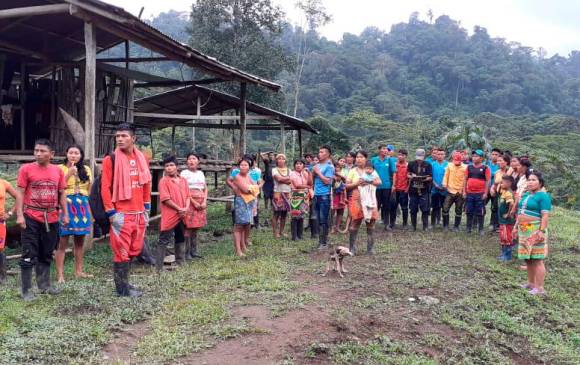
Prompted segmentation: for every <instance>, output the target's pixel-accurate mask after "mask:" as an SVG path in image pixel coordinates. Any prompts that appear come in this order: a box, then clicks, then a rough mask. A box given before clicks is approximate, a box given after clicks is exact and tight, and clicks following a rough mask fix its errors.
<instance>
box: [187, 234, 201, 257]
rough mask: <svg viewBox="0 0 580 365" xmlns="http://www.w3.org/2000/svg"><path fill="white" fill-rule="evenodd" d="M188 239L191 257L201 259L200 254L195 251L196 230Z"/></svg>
mask: <svg viewBox="0 0 580 365" xmlns="http://www.w3.org/2000/svg"><path fill="white" fill-rule="evenodd" d="M189 240H190V242H191V257H193V258H194V259H201V255H200V254H198V253H197V232H195V233H194V235H193V236H191V237H189Z"/></svg>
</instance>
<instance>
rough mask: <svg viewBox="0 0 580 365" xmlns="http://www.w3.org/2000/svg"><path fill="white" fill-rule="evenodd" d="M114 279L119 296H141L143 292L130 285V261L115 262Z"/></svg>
mask: <svg viewBox="0 0 580 365" xmlns="http://www.w3.org/2000/svg"><path fill="white" fill-rule="evenodd" d="M113 275H114V276H113V279H114V281H115V291H116V292H117V296H119V297H140V296H141V295H143V293H142V292H140V291H138V290H136V289H134V288H133V287H132V286H131V285H129V263H128V262H114V263H113Z"/></svg>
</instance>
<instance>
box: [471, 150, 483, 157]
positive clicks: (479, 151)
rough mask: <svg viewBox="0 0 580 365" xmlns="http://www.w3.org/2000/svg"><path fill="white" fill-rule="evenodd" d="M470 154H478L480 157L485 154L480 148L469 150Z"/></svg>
mask: <svg viewBox="0 0 580 365" xmlns="http://www.w3.org/2000/svg"><path fill="white" fill-rule="evenodd" d="M471 154H472V155H478V156H480V157H483V156H485V154H484V153H483V151H482V150H480V149H477V150H473V151H471Z"/></svg>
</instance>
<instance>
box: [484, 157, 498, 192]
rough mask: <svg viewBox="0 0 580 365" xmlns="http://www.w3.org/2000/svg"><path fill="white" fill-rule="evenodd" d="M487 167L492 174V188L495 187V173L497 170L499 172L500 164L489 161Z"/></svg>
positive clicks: (490, 182)
mask: <svg viewBox="0 0 580 365" xmlns="http://www.w3.org/2000/svg"><path fill="white" fill-rule="evenodd" d="M486 165H487V166H488V167H489V172H490V173H491V179H489V186H492V185H493V177H494V176H495V173H496V172H497V170H499V164H497V163H493V162H491V161H487V164H486Z"/></svg>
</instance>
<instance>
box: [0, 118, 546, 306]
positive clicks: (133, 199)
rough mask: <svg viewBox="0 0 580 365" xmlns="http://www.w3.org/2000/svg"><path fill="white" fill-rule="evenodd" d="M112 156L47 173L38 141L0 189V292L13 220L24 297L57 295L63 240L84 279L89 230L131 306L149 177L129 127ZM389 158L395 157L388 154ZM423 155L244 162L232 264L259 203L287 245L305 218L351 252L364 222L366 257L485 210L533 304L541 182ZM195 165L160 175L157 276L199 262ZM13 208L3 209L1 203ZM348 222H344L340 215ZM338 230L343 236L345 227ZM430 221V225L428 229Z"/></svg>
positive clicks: (73, 157)
mask: <svg viewBox="0 0 580 365" xmlns="http://www.w3.org/2000/svg"><path fill="white" fill-rule="evenodd" d="M115 141H116V149H115V150H114V152H113V153H112V154H110V155H108V156H106V157H105V158H104V160H103V163H102V171H101V174H100V175H98V176H97V178H94V177H93V173H92V171H91V170H90V169H89V168H88V167H87V166H86V165H85V164H84V155H83V150H82V148H81V147H80V146H77V145H71V146H69V147H68V148H67V149H66V161H65V162H64V163H63V164H61V165H54V164H52V162H51V161H52V158H53V157H54V149H53V147H52V144H51V142H50V141H49V140H46V139H41V140H38V141H36V143H35V147H34V156H35V160H36V161H35V162H32V163H28V164H25V165H23V166H22V167H21V168H20V170H19V172H18V177H17V182H16V185H17V187H18V189H15V188H14V187H12V185H11V184H10V183H8V182H7V181H5V180H0V282H2V281H4V279H5V277H6V257H5V254H4V246H5V238H6V225H5V224H6V223H5V221H6V219H8V218H9V217H10V216H11V215H13V214H14V215H16V223H17V224H18V225H20V226H21V227H22V235H21V244H22V257H21V259H20V268H21V282H22V288H21V289H22V297H23V298H24V299H25V300H32V299H34V294H33V292H32V271H33V269H34V270H35V273H36V282H37V285H38V289H39V291H40V293H48V294H56V293H58V289H57V288H56V287H54V286H53V285H51V280H50V266H51V262H52V259H53V257H54V259H55V262H56V274H57V281H58V282H59V283H62V282H64V280H65V275H64V260H65V253H66V249H67V246H68V242H69V237H70V236H72V237H73V242H74V246H73V253H74V258H75V265H74V274H75V276H76V277H77V278H90V277H91V275H90V274H87V273H85V272H84V271H83V250H84V241H85V237H86V236H87V235H89V234H90V233H91V226H92V225H93V224H95V223H96V222H101V221H100V220H99V217H104V218H103V219H102V220H103V221H104V223H99V224H102V225H108V226H109V227H108V230H109V235H110V236H109V241H110V246H111V249H112V253H113V277H114V283H115V291H116V293H117V295H118V296H129V297H136V296H140V295H142V292H141V291H140V290H139V289H138V288H136V287H135V286H134V285H132V284H131V283H130V280H129V277H130V268H131V265H130V262H131V261H132V260H133V259H134V258H135V257H136V256H139V255H140V254H141V252H142V250H143V244H144V240H145V236H146V230H147V227H148V225H149V219H150V211H151V186H152V176H151V173H150V169H149V161H148V159H147V157H146V156H145V155H144V154H143V153H142V152H141V151H140V150H139V149H138V148H137V147H136V145H135V132H134V129H133V126H132V125H130V124H126V123H123V124H120V125H119V126H118V127H117V130H116V134H115ZM395 154H396V155H395ZM426 155H427V154H426V152H425V150H423V149H417V150H416V151H415V158H414V160H412V161H408V152H407V151H406V150H405V149H399V150H398V151H397V152H396V153H395V148H394V146H392V145H380V146H379V148H378V152H377V155H376V156H374V157H371V158H369V154H368V153H367V152H365V151H363V150H357V151H353V152H349V153H348V154H346V155H345V156H340V157H338V158H335V159H333V157H332V150H331V148H330V147H329V146H326V145H324V146H321V147H320V148H319V151H318V154H317V155H316V156H313V155H310V154H308V155H306V156H304V159H296V160H294V161H293V163H292V168H290V167H289V166H288V164H287V158H286V156H285V155H284V154H273V153H266V154H262V155H261V156H260V157H261V158H262V160H263V161H264V171H263V173H262V170H260V169H259V167H258V166H257V161H256V159H255V156H252V155H244V156H243V157H242V158H241V160H240V161H239V163H238V164H237V167H236V168H235V169H233V170H232V171H231V174H230V175H229V176H228V178H227V185H228V186H229V187H230V188H231V189H232V191H233V193H234V200H233V205H232V207H233V209H232V220H233V225H234V229H233V242H234V247H235V252H236V254H237V255H238V256H241V257H242V256H244V255H245V252H246V250H247V249H248V247H249V246H250V245H251V240H250V234H251V227H252V226H254V227H259V216H260V215H259V213H260V212H259V211H260V208H259V204H258V199H259V198H260V196H262V197H263V199H264V200H265V202H264V206H265V207H266V209H269V208H271V210H272V218H271V227H272V232H273V236H274V237H275V238H280V237H282V236H285V235H286V234H285V225H286V220H287V218H288V215H289V216H290V233H291V239H292V240H300V239H302V238H303V232H304V230H305V229H306V227H305V224H304V222H305V220H307V221H308V228H309V229H310V234H311V237H312V238H317V239H318V247H319V248H320V249H325V248H326V247H328V245H329V234H330V233H347V232H348V233H349V239H348V240H349V246H350V250H351V252H352V253H354V254H356V253H357V251H358V249H357V236H358V232H359V229H360V227H361V226H362V224H363V222H364V225H365V228H366V233H367V245H366V251H367V253H368V254H373V252H374V245H375V234H374V233H375V229H376V223H377V222H378V221H379V220H380V221H382V222H383V225H384V229H385V230H387V231H392V230H393V229H396V228H397V225H396V221H397V216H398V211H399V210H400V212H401V218H402V225H401V228H403V229H406V228H407V226H408V216H409V213H410V217H411V222H410V229H411V230H412V231H416V230H417V229H418V214H419V211H420V212H421V228H422V229H423V230H430V229H433V228H434V227H437V226H438V225H441V227H442V228H443V229H444V230H446V231H447V230H449V229H450V210H451V207H452V206H453V205H454V206H455V220H454V222H453V228H452V229H453V230H454V231H459V229H460V224H461V219H462V216H463V212H464V211H465V213H466V217H467V218H466V232H467V233H471V232H472V231H473V230H474V229H476V230H477V231H478V232H479V233H480V234H482V235H483V234H484V217H485V211H486V209H485V207H486V204H490V206H491V219H490V224H491V226H492V228H493V230H497V231H498V232H499V238H500V243H501V255H500V257H499V259H500V260H503V261H508V260H511V259H512V248H513V247H514V246H515V242H519V246H518V249H517V257H518V258H520V259H524V260H526V269H527V270H528V282H527V283H526V284H524V285H523V287H525V288H526V289H529V291H530V293H532V294H534V295H543V294H544V293H545V291H544V288H543V286H544V277H545V267H544V264H543V259H544V258H545V257H546V255H547V241H546V238H547V231H546V230H547V227H548V217H549V213H550V211H551V208H552V206H551V197H550V195H549V194H548V193H547V192H546V190H545V188H544V179H543V177H542V174H541V173H540V172H538V171H537V170H534V169H532V168H531V163H530V160H529V158H527V157H526V156H522V157H515V156H511V154H510V153H509V152H507V151H506V152H502V151H500V150H498V149H494V150H493V151H491V154H490V157H489V159H488V160H487V161H484V159H485V154H484V152H483V151H482V150H479V149H476V150H474V151H471V153H469V152H468V151H454V152H453V153H452V155H451V159H450V161H448V160H447V158H446V152H445V150H444V149H442V148H437V147H434V148H433V149H432V151H431V153H430V156H426ZM199 164H200V157H199V156H198V155H196V154H195V153H190V154H189V155H187V168H186V169H184V170H183V171H179V170H178V162H177V159H176V158H175V157H174V156H169V157H166V158H165V159H164V160H163V168H164V176H163V177H162V179H161V180H160V181H159V184H158V186H159V201H160V204H161V209H160V210H161V217H160V218H161V220H160V224H159V236H158V243H157V250H156V255H155V256H156V259H155V261H156V268H157V271H158V272H160V271H162V270H163V268H164V260H165V257H166V254H167V247H168V246H169V245H170V244H171V243H174V249H175V260H176V262H177V264H178V265H180V264H183V263H184V262H185V261H187V260H191V259H193V258H196V257H200V256H199V254H198V250H197V246H198V245H197V235H198V231H199V230H200V229H202V228H203V227H204V226H205V225H206V223H207V218H206V210H207V200H208V188H207V184H206V180H205V176H204V174H203V172H202V171H200V170H199ZM7 194H8V195H11V196H12V197H13V198H14V199H15V205H14V207H13V208H12V209H11V210H9V211H6V209H5V207H4V205H5V200H6V195H7ZM345 212H346V217H345ZM343 220H345V228H344V229H343V228H342V227H343ZM429 220H430V224H429Z"/></svg>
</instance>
